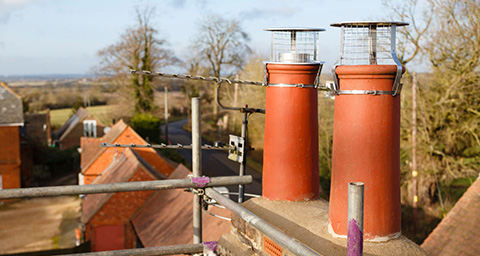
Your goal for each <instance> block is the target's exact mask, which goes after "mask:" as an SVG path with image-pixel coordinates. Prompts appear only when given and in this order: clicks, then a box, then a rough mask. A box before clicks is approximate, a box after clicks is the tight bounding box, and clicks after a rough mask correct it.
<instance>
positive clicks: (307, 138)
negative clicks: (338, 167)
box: [263, 28, 323, 201]
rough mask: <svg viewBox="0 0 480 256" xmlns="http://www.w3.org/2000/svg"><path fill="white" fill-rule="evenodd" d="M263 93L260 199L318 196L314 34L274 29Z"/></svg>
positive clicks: (315, 38) (319, 67) (315, 43)
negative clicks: (262, 148) (261, 186)
mask: <svg viewBox="0 0 480 256" xmlns="http://www.w3.org/2000/svg"><path fill="white" fill-rule="evenodd" d="M267 30H268V31H272V32H273V36H272V38H273V41H272V56H271V61H270V62H267V63H266V72H267V74H266V75H267V81H266V82H267V85H268V87H267V92H266V109H265V145H264V160H263V196H264V197H265V198H267V199H270V200H288V201H302V200H312V199H316V198H318V195H319V189H320V186H319V171H318V110H317V107H318V102H317V97H318V96H317V81H318V80H317V78H318V75H319V74H320V71H321V64H320V62H318V55H317V50H318V32H319V31H323V29H305V28H291V29H289V28H274V29H267Z"/></svg>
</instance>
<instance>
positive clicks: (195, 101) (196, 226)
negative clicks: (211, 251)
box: [192, 98, 202, 244]
mask: <svg viewBox="0 0 480 256" xmlns="http://www.w3.org/2000/svg"><path fill="white" fill-rule="evenodd" d="M200 118H201V110H200V98H192V173H193V177H194V178H195V177H200V176H201V175H202V148H201V146H202V136H201V128H200V126H201V119H200ZM201 200H202V197H201V196H200V195H199V194H196V193H194V194H193V243H195V244H197V243H201V242H202V201H201Z"/></svg>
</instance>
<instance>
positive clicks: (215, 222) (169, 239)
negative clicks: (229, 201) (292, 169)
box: [131, 165, 230, 247]
mask: <svg viewBox="0 0 480 256" xmlns="http://www.w3.org/2000/svg"><path fill="white" fill-rule="evenodd" d="M188 174H190V171H189V170H188V169H187V168H186V167H185V166H183V165H179V166H178V167H177V169H175V171H174V172H173V173H172V174H171V175H170V177H169V179H185V178H187V176H188ZM192 211H193V205H192V194H191V193H187V192H184V191H183V190H182V189H172V190H160V191H157V192H155V194H154V195H153V196H152V197H151V198H150V199H149V200H148V201H147V203H145V205H144V206H143V207H142V208H141V209H140V210H139V211H138V212H137V213H136V214H135V215H134V216H133V217H132V219H131V222H132V224H133V226H134V229H135V232H136V233H137V235H138V237H139V239H140V240H141V242H142V244H143V245H144V246H145V247H154V246H164V245H175V244H188V243H192V241H193V224H192ZM209 211H212V212H215V213H216V214H218V215H221V216H227V217H228V216H230V213H229V212H228V211H227V210H223V209H219V208H212V207H210V208H209ZM229 231H230V222H229V221H225V220H221V219H219V218H216V217H213V216H211V215H208V214H207V213H205V212H204V214H203V240H204V241H218V239H219V238H220V236H221V235H222V234H225V233H227V232H229Z"/></svg>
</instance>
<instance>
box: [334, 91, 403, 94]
mask: <svg viewBox="0 0 480 256" xmlns="http://www.w3.org/2000/svg"><path fill="white" fill-rule="evenodd" d="M394 93H395V92H394V91H377V90H339V91H336V94H337V95H342V94H343V95H345V94H350V95H393V94H394Z"/></svg>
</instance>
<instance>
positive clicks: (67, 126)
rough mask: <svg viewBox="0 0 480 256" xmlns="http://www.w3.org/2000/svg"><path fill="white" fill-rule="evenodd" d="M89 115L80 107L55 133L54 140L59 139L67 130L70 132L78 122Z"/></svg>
mask: <svg viewBox="0 0 480 256" xmlns="http://www.w3.org/2000/svg"><path fill="white" fill-rule="evenodd" d="M88 115H89V113H88V111H87V110H86V109H84V108H82V107H80V108H79V109H78V110H77V111H76V112H75V113H74V114H73V115H72V116H71V117H70V118H69V119H68V120H67V121H66V122H65V123H64V124H63V125H62V127H60V128H59V129H58V130H57V131H56V132H55V134H56V138H58V139H60V138H61V137H62V136H63V135H64V134H66V133H67V130H71V129H72V127H74V126H75V125H76V124H77V123H78V122H80V121H82V120H83V119H84V118H85V117H87V116H88Z"/></svg>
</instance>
